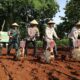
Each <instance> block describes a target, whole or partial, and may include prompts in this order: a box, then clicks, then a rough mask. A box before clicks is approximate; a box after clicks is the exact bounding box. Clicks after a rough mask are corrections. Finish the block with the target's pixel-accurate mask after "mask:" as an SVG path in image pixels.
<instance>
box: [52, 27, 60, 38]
mask: <svg viewBox="0 0 80 80" xmlns="http://www.w3.org/2000/svg"><path fill="white" fill-rule="evenodd" d="M53 35H54V37H55V38H57V39H59V37H58V36H57V34H56V31H55V30H54V28H53Z"/></svg>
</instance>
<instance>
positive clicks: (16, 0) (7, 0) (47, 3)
mask: <svg viewBox="0 0 80 80" xmlns="http://www.w3.org/2000/svg"><path fill="white" fill-rule="evenodd" d="M58 8H59V6H58V4H57V2H56V1H55V0H0V27H1V25H2V23H3V20H4V19H5V22H6V23H5V28H4V30H7V29H8V28H9V27H10V26H11V24H12V23H13V22H17V23H18V24H19V25H20V29H21V30H20V31H21V33H22V34H23V35H24V31H25V28H24V26H25V25H24V23H29V22H30V21H31V20H32V19H37V20H38V21H40V20H42V19H45V18H52V17H53V16H54V15H55V14H56V13H57V11H58ZM23 25H24V26H23ZM0 29H1V28H0ZM22 30H23V31H22ZM41 30H42V29H41Z"/></svg>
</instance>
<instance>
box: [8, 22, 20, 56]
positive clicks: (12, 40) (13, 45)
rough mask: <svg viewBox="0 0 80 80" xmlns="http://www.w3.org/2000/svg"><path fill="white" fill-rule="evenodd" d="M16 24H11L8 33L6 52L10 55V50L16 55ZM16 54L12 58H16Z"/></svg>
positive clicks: (17, 37)
mask: <svg viewBox="0 0 80 80" xmlns="http://www.w3.org/2000/svg"><path fill="white" fill-rule="evenodd" d="M18 26H19V25H18V24H17V23H13V24H12V27H11V29H10V30H9V31H8V34H9V45H8V52H7V54H10V51H11V48H14V49H16V54H17V53H18V48H19V31H18ZM16 54H15V55H14V56H16Z"/></svg>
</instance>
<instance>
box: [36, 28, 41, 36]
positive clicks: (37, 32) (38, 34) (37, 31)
mask: <svg viewBox="0 0 80 80" xmlns="http://www.w3.org/2000/svg"><path fill="white" fill-rule="evenodd" d="M36 34H37V36H38V37H39V36H40V33H39V29H38V28H36Z"/></svg>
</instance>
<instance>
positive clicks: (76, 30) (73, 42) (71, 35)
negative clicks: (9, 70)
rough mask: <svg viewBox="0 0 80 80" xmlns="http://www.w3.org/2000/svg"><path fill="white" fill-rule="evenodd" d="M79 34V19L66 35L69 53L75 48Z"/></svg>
mask: <svg viewBox="0 0 80 80" xmlns="http://www.w3.org/2000/svg"><path fill="white" fill-rule="evenodd" d="M79 35H80V21H79V22H78V23H77V24H76V25H75V27H73V28H72V30H71V32H70V33H69V35H68V38H69V46H70V52H71V54H72V50H73V49H74V48H76V41H77V40H78V36H79Z"/></svg>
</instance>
